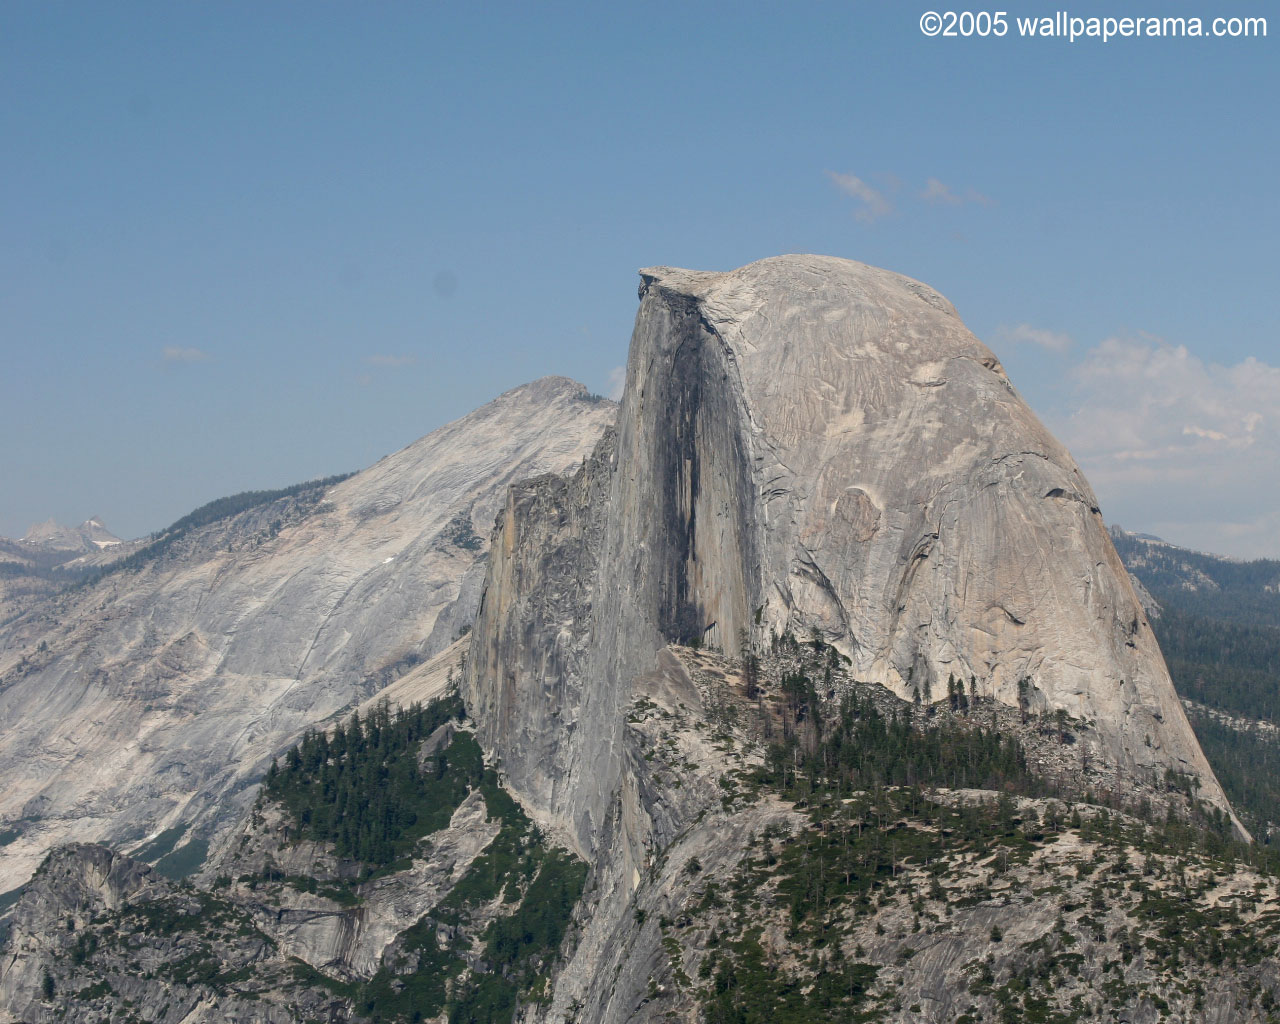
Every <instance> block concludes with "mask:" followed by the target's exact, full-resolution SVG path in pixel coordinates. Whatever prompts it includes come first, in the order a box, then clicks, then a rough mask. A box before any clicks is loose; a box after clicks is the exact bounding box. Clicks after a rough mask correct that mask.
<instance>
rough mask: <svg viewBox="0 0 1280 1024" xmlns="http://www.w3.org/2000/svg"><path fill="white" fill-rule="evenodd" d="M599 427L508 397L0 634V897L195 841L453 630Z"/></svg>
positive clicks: (126, 567) (557, 381) (150, 552)
mask: <svg viewBox="0 0 1280 1024" xmlns="http://www.w3.org/2000/svg"><path fill="white" fill-rule="evenodd" d="M614 415H615V407H614V406H613V404H612V403H610V402H607V401H604V400H603V399H596V398H593V397H592V396H590V395H589V394H588V393H587V392H586V389H585V388H583V387H582V386H581V385H580V384H576V383H574V382H573V381H569V380H566V379H564V378H546V379H544V380H541V381H536V382H534V383H532V384H527V385H524V386H523V387H520V388H516V389H514V390H512V391H510V392H508V393H507V394H505V395H503V396H501V397H500V398H498V399H496V400H495V401H493V402H491V403H489V404H488V405H486V406H483V407H482V408H480V409H477V410H476V411H475V412H473V413H471V414H469V415H468V416H465V417H463V418H462V419H460V420H458V421H456V422H454V423H451V424H448V425H446V426H444V427H442V428H440V429H439V430H437V431H435V432H434V433H432V434H430V435H428V436H427V437H424V438H422V439H421V440H419V441H416V442H415V443H413V444H411V445H409V446H408V447H406V448H404V449H403V450H401V451H399V452H396V453H394V454H392V455H389V456H387V457H386V458H385V459H382V460H381V461H380V462H378V463H377V464H375V465H374V466H371V467H370V468H368V469H366V470H365V471H363V472H361V473H357V474H355V475H354V476H351V477H348V478H346V479H343V480H342V481H341V482H339V483H337V484H334V485H330V486H327V487H324V488H322V489H320V491H318V492H317V491H316V489H315V488H301V489H298V488H294V489H291V491H294V492H296V493H290V494H288V495H286V496H283V497H280V498H278V499H277V500H274V501H271V502H268V503H264V504H258V505H255V506H253V507H249V508H247V509H244V510H243V511H239V512H236V513H235V514H233V515H228V516H225V517H223V518H214V519H212V521H209V522H204V521H203V520H204V519H206V518H209V517H208V516H200V515H195V514H193V517H187V519H188V520H192V519H193V518H194V520H195V522H194V523H193V524H192V528H189V529H178V530H173V531H170V532H169V533H167V534H166V535H165V536H163V537H161V538H159V539H158V540H157V541H156V542H155V543H154V544H152V545H151V546H150V547H148V548H147V549H145V550H143V551H141V552H138V553H135V554H134V555H131V556H130V557H129V558H128V559H126V560H125V562H124V563H123V567H117V569H116V570H115V571H113V572H110V573H108V574H107V575H105V576H103V577H102V578H101V579H99V580H98V581H97V582H96V583H93V584H92V585H88V586H82V587H78V588H74V589H72V590H70V591H67V592H64V593H62V594H60V595H57V596H55V597H54V598H52V599H51V600H50V601H47V602H44V603H41V604H38V605H37V606H36V607H34V608H32V609H31V610H30V611H29V612H27V614H25V615H24V616H21V617H20V618H18V619H17V620H15V621H14V622H11V623H9V624H8V625H7V626H3V627H0V779H3V785H0V833H5V834H8V833H12V835H11V836H10V838H11V839H12V841H10V842H8V844H7V845H4V846H3V847H0V893H5V892H8V891H11V890H13V889H15V888H16V887H17V886H18V885H20V884H21V883H22V882H24V881H26V879H27V878H28V877H29V876H30V875H31V873H32V871H34V869H35V867H36V865H37V864H39V863H40V861H41V859H42V858H43V857H44V854H45V853H46V852H47V851H48V850H49V849H50V848H52V847H53V846H56V845H57V844H59V843H64V842H69V841H89V840H92V841H101V842H105V843H108V844H110V845H113V846H116V847H119V848H122V849H125V850H137V849H140V848H142V847H143V845H144V844H145V843H147V842H148V841H150V840H153V839H154V838H155V837H157V836H158V835H166V836H168V837H169V840H167V841H168V842H169V845H170V846H171V847H172V846H175V844H176V847H177V849H179V850H182V851H183V854H184V856H185V857H186V859H187V860H192V859H195V860H198V856H193V852H194V853H198V849H199V848H200V845H201V844H204V843H211V844H212V845H214V846H216V845H217V844H218V841H219V839H220V837H221V836H222V835H225V833H226V831H227V830H228V829H230V828H232V827H234V826H235V824H236V822H237V821H238V819H239V817H240V816H241V815H242V814H243V813H244V812H245V811H246V810H247V809H248V807H249V805H250V804H251V803H252V802H253V798H254V786H255V785H256V783H257V781H258V780H259V779H260V778H261V777H262V773H263V772H264V771H265V770H266V767H267V764H268V763H269V761H270V759H271V757H272V756H273V755H275V754H278V753H280V752H281V751H283V750H284V749H286V748H287V747H288V746H289V745H291V744H292V743H293V742H294V741H295V740H296V738H297V737H298V735H299V734H300V733H301V732H302V731H303V730H304V729H305V728H307V727H308V726H311V725H313V724H315V723H317V722H320V721H323V720H325V719H327V718H330V717H332V716H334V715H337V714H341V713H343V712H344V711H346V710H349V709H350V708H351V707H353V706H354V705H356V704H357V703H359V702H360V701H362V700H365V699H367V698H369V697H371V696H373V694H374V693H375V692H376V691H377V690H378V689H380V688H381V687H383V686H385V685H387V684H388V683H389V682H391V681H392V680H394V679H395V678H396V677H397V676H399V675H400V674H402V673H403V672H405V671H406V670H407V669H409V668H411V667H413V666H414V665H416V664H419V663H421V662H424V661H426V660H427V659H430V658H431V657H432V656H434V655H435V654H436V653H438V652H439V651H441V650H442V649H443V648H445V647H446V646H447V645H448V644H449V643H451V642H452V641H453V640H454V639H455V638H456V637H457V636H458V633H459V631H460V630H461V629H462V628H463V627H464V626H466V625H467V624H469V623H470V622H471V621H472V619H473V618H474V615H475V609H476V606H477V604H478V603H479V600H480V588H481V584H482V582H483V578H484V555H485V552H486V550H487V548H488V542H489V536H490V534H491V532H492V528H493V520H494V516H495V515H496V513H497V511H498V508H499V507H500V506H501V503H502V501H503V498H504V495H505V493H506V489H507V487H508V485H510V484H511V483H512V482H514V481H516V480H520V479H523V478H525V477H529V476H536V475H538V474H540V473H545V472H547V471H550V470H556V471H564V470H566V469H571V468H573V467H576V466H577V465H578V464H579V463H580V462H581V461H582V458H583V456H584V455H586V454H587V453H588V452H590V450H591V448H592V446H593V445H594V444H595V443H596V441H597V440H598V438H599V436H600V434H601V432H602V431H603V430H604V429H605V427H606V426H607V425H608V424H609V423H611V422H612V420H613V418H614ZM249 497H252V495H250V496H249ZM221 504H226V503H221ZM233 504H234V503H233ZM219 507H220V503H217V502H215V503H214V504H213V506H212V507H211V510H210V511H212V512H213V513H216V512H217V511H218V508H219ZM201 511H205V510H201ZM182 522H183V521H180V523H179V524H176V525H181V524H182ZM13 836H16V838H13ZM192 844H195V846H193V845H192Z"/></svg>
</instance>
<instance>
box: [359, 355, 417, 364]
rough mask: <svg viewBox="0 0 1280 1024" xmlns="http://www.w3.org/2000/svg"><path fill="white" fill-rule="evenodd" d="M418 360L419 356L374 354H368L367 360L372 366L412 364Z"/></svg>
mask: <svg viewBox="0 0 1280 1024" xmlns="http://www.w3.org/2000/svg"><path fill="white" fill-rule="evenodd" d="M417 361H418V357H417V356H412V355H409V356H392V355H374V356H366V357H365V362H366V363H368V364H369V365H370V366H412V365H413V364H414V363H416V362H417Z"/></svg>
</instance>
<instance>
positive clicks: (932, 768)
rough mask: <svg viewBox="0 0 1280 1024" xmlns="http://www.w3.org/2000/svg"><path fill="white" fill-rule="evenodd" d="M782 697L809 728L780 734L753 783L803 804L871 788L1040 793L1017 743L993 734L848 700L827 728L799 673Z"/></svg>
mask: <svg viewBox="0 0 1280 1024" xmlns="http://www.w3.org/2000/svg"><path fill="white" fill-rule="evenodd" d="M784 690H789V691H790V692H793V693H794V692H797V691H799V692H803V693H806V694H807V696H805V697H804V699H803V700H801V701H798V702H796V703H795V704H794V707H795V708H796V710H795V712H794V714H795V715H796V716H797V717H798V718H799V720H800V721H804V720H805V719H806V718H810V717H812V718H813V719H814V729H813V731H812V732H809V733H806V732H804V731H803V730H801V729H798V728H794V727H793V728H789V729H786V730H785V733H786V735H785V738H784V739H783V740H782V741H781V742H777V743H773V744H772V745H771V746H770V747H769V751H768V755H767V758H766V763H765V767H764V768H763V769H761V770H760V771H759V772H758V773H757V780H758V781H759V782H760V783H762V784H764V785H767V786H769V787H770V788H773V789H776V790H777V791H778V792H779V793H781V794H783V795H784V796H786V797H788V798H789V799H793V800H801V801H804V800H809V799H811V798H812V797H813V796H814V794H815V793H817V792H818V791H820V790H822V791H830V792H831V793H832V794H833V795H835V796H840V795H843V794H848V793H852V792H855V791H861V790H867V789H871V788H873V787H875V786H913V785H918V784H929V785H935V786H948V787H951V788H966V787H973V788H979V789H1005V788H1009V789H1017V790H1018V791H1019V792H1025V793H1031V792H1038V791H1039V788H1040V787H1039V785H1038V783H1037V782H1036V780H1035V779H1034V777H1033V776H1032V775H1031V773H1030V772H1029V771H1028V769H1027V760H1026V755H1025V753H1024V752H1023V750H1022V748H1021V747H1020V746H1019V744H1018V742H1017V741H1016V740H1015V739H1014V738H1012V737H1007V736H1001V735H1000V734H999V733H997V732H996V731H995V730H985V729H983V728H981V726H978V725H969V724H967V723H960V722H957V721H955V720H953V719H945V720H941V721H937V722H930V721H929V719H928V718H927V717H926V716H925V715H924V714H923V713H916V714H915V717H916V718H919V719H922V720H923V724H917V723H915V722H913V721H912V715H911V714H910V713H908V712H907V711H906V709H904V713H903V714H902V715H891V716H889V717H887V718H886V717H885V716H884V715H883V714H881V712H880V711H879V710H878V709H877V708H876V706H875V705H874V704H873V703H872V702H871V700H870V699H869V698H867V699H858V698H857V697H854V696H847V697H845V699H844V700H843V702H842V703H841V705H840V708H839V711H838V713H837V716H836V718H835V720H834V721H833V722H829V723H827V724H825V725H823V724H821V723H820V722H819V721H818V716H817V715H813V714H812V713H811V711H810V709H811V708H812V707H813V706H814V704H815V702H816V696H815V695H814V691H813V684H812V683H811V682H809V680H808V677H807V676H805V675H804V674H802V673H801V674H795V675H792V676H788V677H787V678H786V680H785V681H784Z"/></svg>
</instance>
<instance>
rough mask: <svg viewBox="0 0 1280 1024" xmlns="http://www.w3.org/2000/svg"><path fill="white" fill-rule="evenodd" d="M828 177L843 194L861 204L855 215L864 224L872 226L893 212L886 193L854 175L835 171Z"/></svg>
mask: <svg viewBox="0 0 1280 1024" xmlns="http://www.w3.org/2000/svg"><path fill="white" fill-rule="evenodd" d="M827 177H828V178H830V179H831V181H832V183H833V184H834V185H835V187H836V188H838V189H839V190H840V191H841V192H843V193H844V194H845V195H847V196H849V197H850V198H851V199H855V200H857V201H858V202H859V203H860V204H861V205H860V206H859V207H858V209H857V210H855V211H854V214H853V215H854V217H856V218H857V219H858V220H860V221H862V223H864V224H870V223H871V222H872V221H876V220H879V219H880V218H881V217H885V216H888V215H889V214H890V213H892V212H893V204H892V203H890V202H889V200H888V199H887V198H886V197H885V195H884V193H883V192H881V191H879V190H878V189H874V188H872V187H871V186H870V185H868V184H867V183H866V182H865V181H863V180H862V179H861V178H858V177H855V176H854V175H852V174H837V173H836V172H835V171H827Z"/></svg>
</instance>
